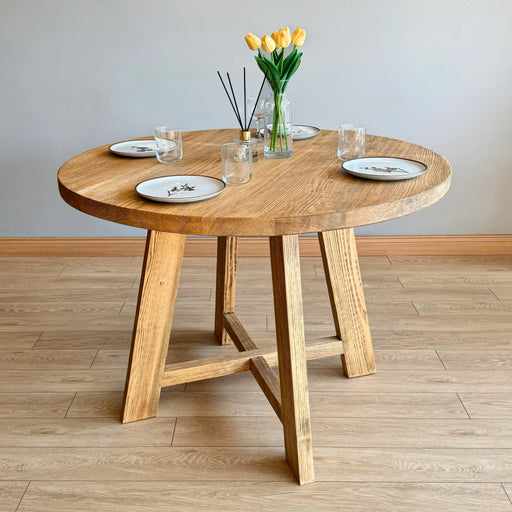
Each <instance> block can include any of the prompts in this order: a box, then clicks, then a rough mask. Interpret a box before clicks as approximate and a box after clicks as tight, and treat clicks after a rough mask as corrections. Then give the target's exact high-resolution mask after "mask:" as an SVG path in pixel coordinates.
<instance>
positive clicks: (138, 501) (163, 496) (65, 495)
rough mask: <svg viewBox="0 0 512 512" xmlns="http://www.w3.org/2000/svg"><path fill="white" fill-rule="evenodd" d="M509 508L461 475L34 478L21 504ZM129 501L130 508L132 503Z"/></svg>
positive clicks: (262, 510) (69, 507) (49, 511)
mask: <svg viewBox="0 0 512 512" xmlns="http://www.w3.org/2000/svg"><path fill="white" fill-rule="evenodd" d="M340 504H342V506H343V510H346V511H350V512H368V511H370V510H371V511H379V512H411V511H412V510H414V511H419V512H432V511H450V512H481V511H482V510H492V511H493V512H510V511H511V510H512V504H511V503H510V501H509V500H508V498H507V496H506V494H505V492H504V490H503V488H502V486H501V485H500V484H498V483H496V484H486V483H477V484H460V483H364V484H363V483H339V482H335V483H330V482H316V483H314V484H311V485H306V486H302V487H298V486H293V485H292V484H290V483H277V482H264V483H263V482H244V481H242V482H237V485H236V486H233V485H229V484H224V485H219V484H218V483H216V485H215V487H212V486H211V484H209V483H208V482H188V483H187V485H183V483H181V482H177V483H175V482H154V481H153V482H130V483H125V482H33V483H31V484H30V487H29V489H28V491H27V493H26V494H25V496H24V498H23V502H22V506H21V507H20V509H19V512H70V511H73V512H91V511H95V512H118V511H119V510H129V511H130V512H147V511H148V510H151V511H152V512H169V511H171V510H179V511H180V512H198V511H213V512H225V511H227V510H229V511H231V512H246V511H247V510H251V511H255V512H268V511H269V510H276V509H278V510H280V511H282V512H297V511H311V512H332V511H335V510H340ZM126 507H129V508H126Z"/></svg>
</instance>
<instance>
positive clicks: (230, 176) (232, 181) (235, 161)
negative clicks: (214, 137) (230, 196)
mask: <svg viewBox="0 0 512 512" xmlns="http://www.w3.org/2000/svg"><path fill="white" fill-rule="evenodd" d="M221 156H222V181H224V183H227V184H228V185H244V184H245V183H249V181H251V178H252V151H251V146H250V145H249V144H243V143H238V142H229V143H228V144H223V145H222V147H221Z"/></svg>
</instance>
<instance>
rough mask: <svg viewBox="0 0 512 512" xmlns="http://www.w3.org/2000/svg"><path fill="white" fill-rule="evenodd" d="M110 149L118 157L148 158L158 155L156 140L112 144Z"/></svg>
mask: <svg viewBox="0 0 512 512" xmlns="http://www.w3.org/2000/svg"><path fill="white" fill-rule="evenodd" d="M109 149H110V151H112V153H115V154H116V155H121V156H131V157H133V158H148V157H150V156H155V155H156V145H155V141H154V140H129V141H127V142H119V143H118V144H112V146H110V148H109Z"/></svg>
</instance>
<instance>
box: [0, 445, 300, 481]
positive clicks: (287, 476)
mask: <svg viewBox="0 0 512 512" xmlns="http://www.w3.org/2000/svg"><path fill="white" fill-rule="evenodd" d="M1 459H2V463H1V464H0V480H20V478H22V479H23V480H62V481H71V480H86V481H97V480H103V481H107V480H113V481H127V482H128V481H131V480H148V481H151V480H164V481H182V482H186V481H190V480H192V481H194V480H203V481H213V482H216V481H226V482H233V480H236V479H237V478H239V476H240V474H243V475H244V478H245V479H247V480H256V481H266V482H269V481H274V482H275V481H279V482H293V477H292V475H291V473H290V469H289V468H288V465H287V464H286V461H285V460H284V449H281V448H263V449H262V448H259V447H258V448H200V449H198V448H172V447H161V446H159V447H138V448H137V447H130V449H129V450H127V449H126V448H125V447H122V448H98V447H93V448H3V449H2V454H1Z"/></svg>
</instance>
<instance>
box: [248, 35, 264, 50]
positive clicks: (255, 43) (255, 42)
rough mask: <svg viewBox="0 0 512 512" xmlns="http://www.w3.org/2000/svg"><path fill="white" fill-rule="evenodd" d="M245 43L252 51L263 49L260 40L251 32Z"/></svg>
mask: <svg viewBox="0 0 512 512" xmlns="http://www.w3.org/2000/svg"><path fill="white" fill-rule="evenodd" d="M245 42H246V43H247V46H248V47H249V48H250V49H251V50H258V49H259V48H261V40H260V38H259V37H258V36H255V35H254V34H251V33H250V32H249V33H248V34H247V35H246V36H245Z"/></svg>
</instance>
